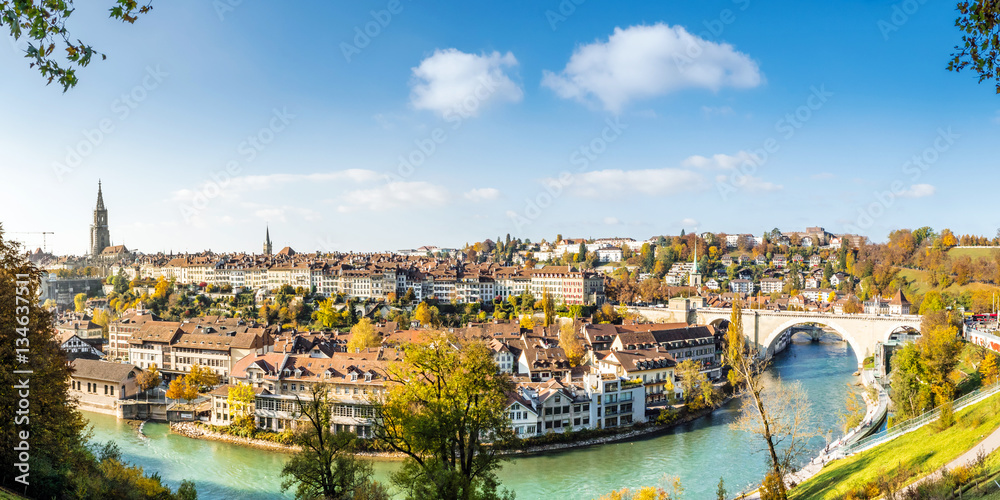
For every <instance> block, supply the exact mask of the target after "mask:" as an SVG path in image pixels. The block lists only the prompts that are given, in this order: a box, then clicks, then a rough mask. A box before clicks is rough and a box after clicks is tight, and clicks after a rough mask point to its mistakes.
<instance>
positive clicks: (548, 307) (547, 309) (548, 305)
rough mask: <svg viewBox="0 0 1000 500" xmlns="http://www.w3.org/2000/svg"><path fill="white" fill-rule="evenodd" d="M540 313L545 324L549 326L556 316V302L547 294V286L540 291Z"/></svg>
mask: <svg viewBox="0 0 1000 500" xmlns="http://www.w3.org/2000/svg"><path fill="white" fill-rule="evenodd" d="M542 314H543V315H544V317H545V319H544V322H545V326H551V325H552V322H553V321H555V318H556V302H555V299H553V298H552V295H551V294H549V289H548V288H546V289H545V291H544V292H543V293H542Z"/></svg>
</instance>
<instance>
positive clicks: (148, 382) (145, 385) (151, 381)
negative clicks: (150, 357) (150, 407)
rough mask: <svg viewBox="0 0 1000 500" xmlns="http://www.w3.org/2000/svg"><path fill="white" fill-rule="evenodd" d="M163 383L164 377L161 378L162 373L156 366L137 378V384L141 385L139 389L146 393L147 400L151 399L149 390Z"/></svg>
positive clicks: (151, 366)
mask: <svg viewBox="0 0 1000 500" xmlns="http://www.w3.org/2000/svg"><path fill="white" fill-rule="evenodd" d="M162 381H163V377H161V376H160V371H159V370H158V369H157V368H156V364H155V363H154V364H152V365H149V368H147V369H145V370H143V371H142V372H141V373H139V376H138V377H136V383H137V384H139V388H140V389H142V392H144V393H146V399H147V400H148V399H149V390H150V389H152V388H154V387H156V386H158V385H160V382H162Z"/></svg>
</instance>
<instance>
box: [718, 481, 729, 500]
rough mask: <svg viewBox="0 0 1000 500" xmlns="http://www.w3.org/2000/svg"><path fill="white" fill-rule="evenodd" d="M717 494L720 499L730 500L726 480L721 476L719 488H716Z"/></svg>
mask: <svg viewBox="0 0 1000 500" xmlns="http://www.w3.org/2000/svg"><path fill="white" fill-rule="evenodd" d="M715 496H716V498H717V499H718V500H728V498H729V496H728V495H727V494H726V481H725V480H724V479H723V478H722V477H719V488H718V489H717V490H715Z"/></svg>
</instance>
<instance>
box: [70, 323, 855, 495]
mask: <svg viewBox="0 0 1000 500" xmlns="http://www.w3.org/2000/svg"><path fill="white" fill-rule="evenodd" d="M856 369H857V359H856V358H855V355H854V353H853V351H851V348H850V346H849V345H848V344H847V342H844V341H842V340H841V339H840V337H838V336H836V335H829V334H827V335H823V336H822V339H821V342H819V343H815V342H811V339H810V338H809V336H808V335H796V336H795V337H794V338H793V343H792V345H790V346H789V348H788V349H787V350H786V351H785V352H783V353H782V354H780V355H778V356H776V357H775V359H774V364H773V366H772V367H771V368H770V369H769V371H768V375H769V377H774V376H780V377H782V379H784V380H786V381H800V382H801V383H802V386H803V388H804V389H805V390H806V392H807V393H808V395H809V400H810V402H811V405H812V413H813V423H814V428H816V429H823V430H825V431H827V432H829V433H830V434H829V435H830V437H831V438H832V439H836V438H837V437H839V436H840V434H841V433H840V430H839V424H838V422H837V419H838V418H839V414H840V411H841V409H842V408H843V405H844V400H845V397H846V394H847V391H848V384H853V383H857V382H858V377H855V376H853V375H852V374H853V373H854V371H855V370H856ZM738 407H739V401H737V400H734V401H731V402H730V403H729V404H727V405H726V406H724V407H722V408H720V409H719V410H717V411H716V412H714V413H713V414H712V415H709V416H707V417H704V418H701V419H698V420H696V421H694V422H690V423H687V424H684V425H681V426H678V427H675V428H674V429H672V430H670V431H669V432H667V433H664V434H660V435H657V436H654V437H648V438H645V439H640V440H637V441H630V442H623V443H613V444H604V445H596V446H590V447H587V448H580V449H576V450H568V451H561V452H555V453H550V454H545V455H534V456H527V457H520V458H517V459H515V460H514V461H513V462H511V463H508V464H506V465H505V466H504V468H503V470H501V471H500V474H499V475H500V479H501V481H502V482H503V484H504V486H505V487H507V488H509V489H511V490H513V491H515V492H516V493H517V498H518V499H519V500H535V499H546V498H561V499H564V500H589V499H591V498H597V497H599V496H600V495H602V494H604V493H608V492H610V491H611V490H614V489H620V488H623V487H630V488H635V487H639V486H656V485H666V483H667V481H666V478H670V477H678V478H680V480H681V483H682V485H683V487H684V490H685V494H684V497H685V498H688V499H693V500H701V499H712V498H715V491H716V487H717V485H718V482H719V478H720V477H722V478H724V479H725V482H726V488H727V489H728V490H729V492H730V493H732V494H735V493H737V492H738V491H740V490H741V489H744V488H748V487H749V486H750V485H752V484H757V483H759V482H760V480H761V479H762V478H763V476H764V470H765V468H766V463H765V460H766V457H765V455H764V453H762V451H761V450H762V442H760V441H759V438H755V437H753V436H749V435H746V434H743V433H740V432H737V431H733V430H731V429H730V428H729V423H730V422H732V421H733V419H734V418H735V416H736V412H737V408H738ZM84 416H86V417H87V418H88V419H90V421H91V423H92V425H93V429H94V440H96V441H107V440H114V441H115V442H117V443H118V445H119V446H120V447H121V450H122V455H123V457H124V458H125V459H126V460H128V461H131V462H133V463H135V464H137V465H141V466H142V467H143V468H145V469H146V472H147V473H150V472H158V473H159V474H160V476H161V477H162V478H163V479H164V480H165V482H166V483H168V484H170V485H171V486H172V487H177V486H178V485H179V484H180V482H181V481H182V480H184V479H192V480H194V482H195V485H196V486H197V489H198V498H200V499H202V500H211V499H223V498H226V499H228V498H240V499H251V500H254V499H260V500H263V499H283V498H292V495H291V494H290V493H283V492H282V491H281V478H280V477H279V474H280V472H281V467H282V465H283V464H284V462H285V460H286V459H287V455H285V454H282V453H274V452H267V451H261V450H256V449H251V448H244V447H240V446H236V445H233V444H229V443H221V442H216V441H203V440H197V439H190V438H186V437H182V436H179V435H176V434H172V433H170V431H169V430H168V428H167V426H166V425H165V424H156V423H148V424H146V425H145V426H144V427H143V432H144V434H145V436H146V438H147V439H142V438H140V437H139V436H138V435H137V433H136V432H135V430H134V429H133V428H132V427H130V426H129V425H127V424H126V423H125V422H122V421H116V419H115V418H114V417H112V416H107V415H101V414H95V413H88V412H84ZM810 445H811V446H810V448H809V449H810V455H809V456H808V457H805V460H806V461H808V460H809V459H810V458H812V456H813V455H815V454H816V453H815V452H817V451H818V450H820V449H822V448H823V447H824V446H825V445H826V440H825V439H824V438H822V437H817V438H815V439H813V441H812V442H811V443H810ZM398 466H399V465H398V463H396V462H376V463H375V471H376V475H377V476H378V479H380V480H383V481H388V475H389V474H390V473H391V472H392V471H393V470H395V469H396V468H398Z"/></svg>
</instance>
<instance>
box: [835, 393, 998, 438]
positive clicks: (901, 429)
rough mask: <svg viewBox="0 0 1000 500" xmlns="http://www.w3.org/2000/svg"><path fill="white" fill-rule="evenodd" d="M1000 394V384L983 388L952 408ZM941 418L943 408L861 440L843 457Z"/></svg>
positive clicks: (963, 406) (954, 402)
mask: <svg viewBox="0 0 1000 500" xmlns="http://www.w3.org/2000/svg"><path fill="white" fill-rule="evenodd" d="M998 392H1000V383H996V384H993V385H990V386H987V387H982V388H980V389H977V390H975V391H972V392H970V393H968V394H966V395H965V396H962V397H960V398H958V399H956V400H955V401H952V408H953V409H954V411H958V410H961V409H963V408H966V407H968V406H971V405H974V404H976V403H978V402H980V401H982V400H984V399H986V398H988V397H990V396H992V395H994V394H996V393H998ZM939 417H941V407H940V406H939V407H937V408H934V409H933V410H931V411H928V412H927V413H924V414H923V415H920V416H917V417H913V418H911V419H909V420H906V421H903V422H900V423H899V424H897V425H894V426H892V427H890V428H888V429H886V430H884V431H882V432H878V433H875V434H872V435H871V436H868V437H866V438H864V439H860V440H858V441H857V442H855V443H853V444H851V445H849V446H846V447H845V448H844V449H843V455H844V456H849V455H853V454H855V453H858V452H861V451H864V450H867V449H869V448H872V447H875V446H878V445H880V444H882V443H885V442H887V441H892V440H893V439H896V438H897V437H899V436H902V435H903V434H908V433H910V432H913V431H915V430H917V429H919V428H921V427H923V426H925V425H927V424H929V423H931V422H933V421H935V420H937V419H938V418H939Z"/></svg>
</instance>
